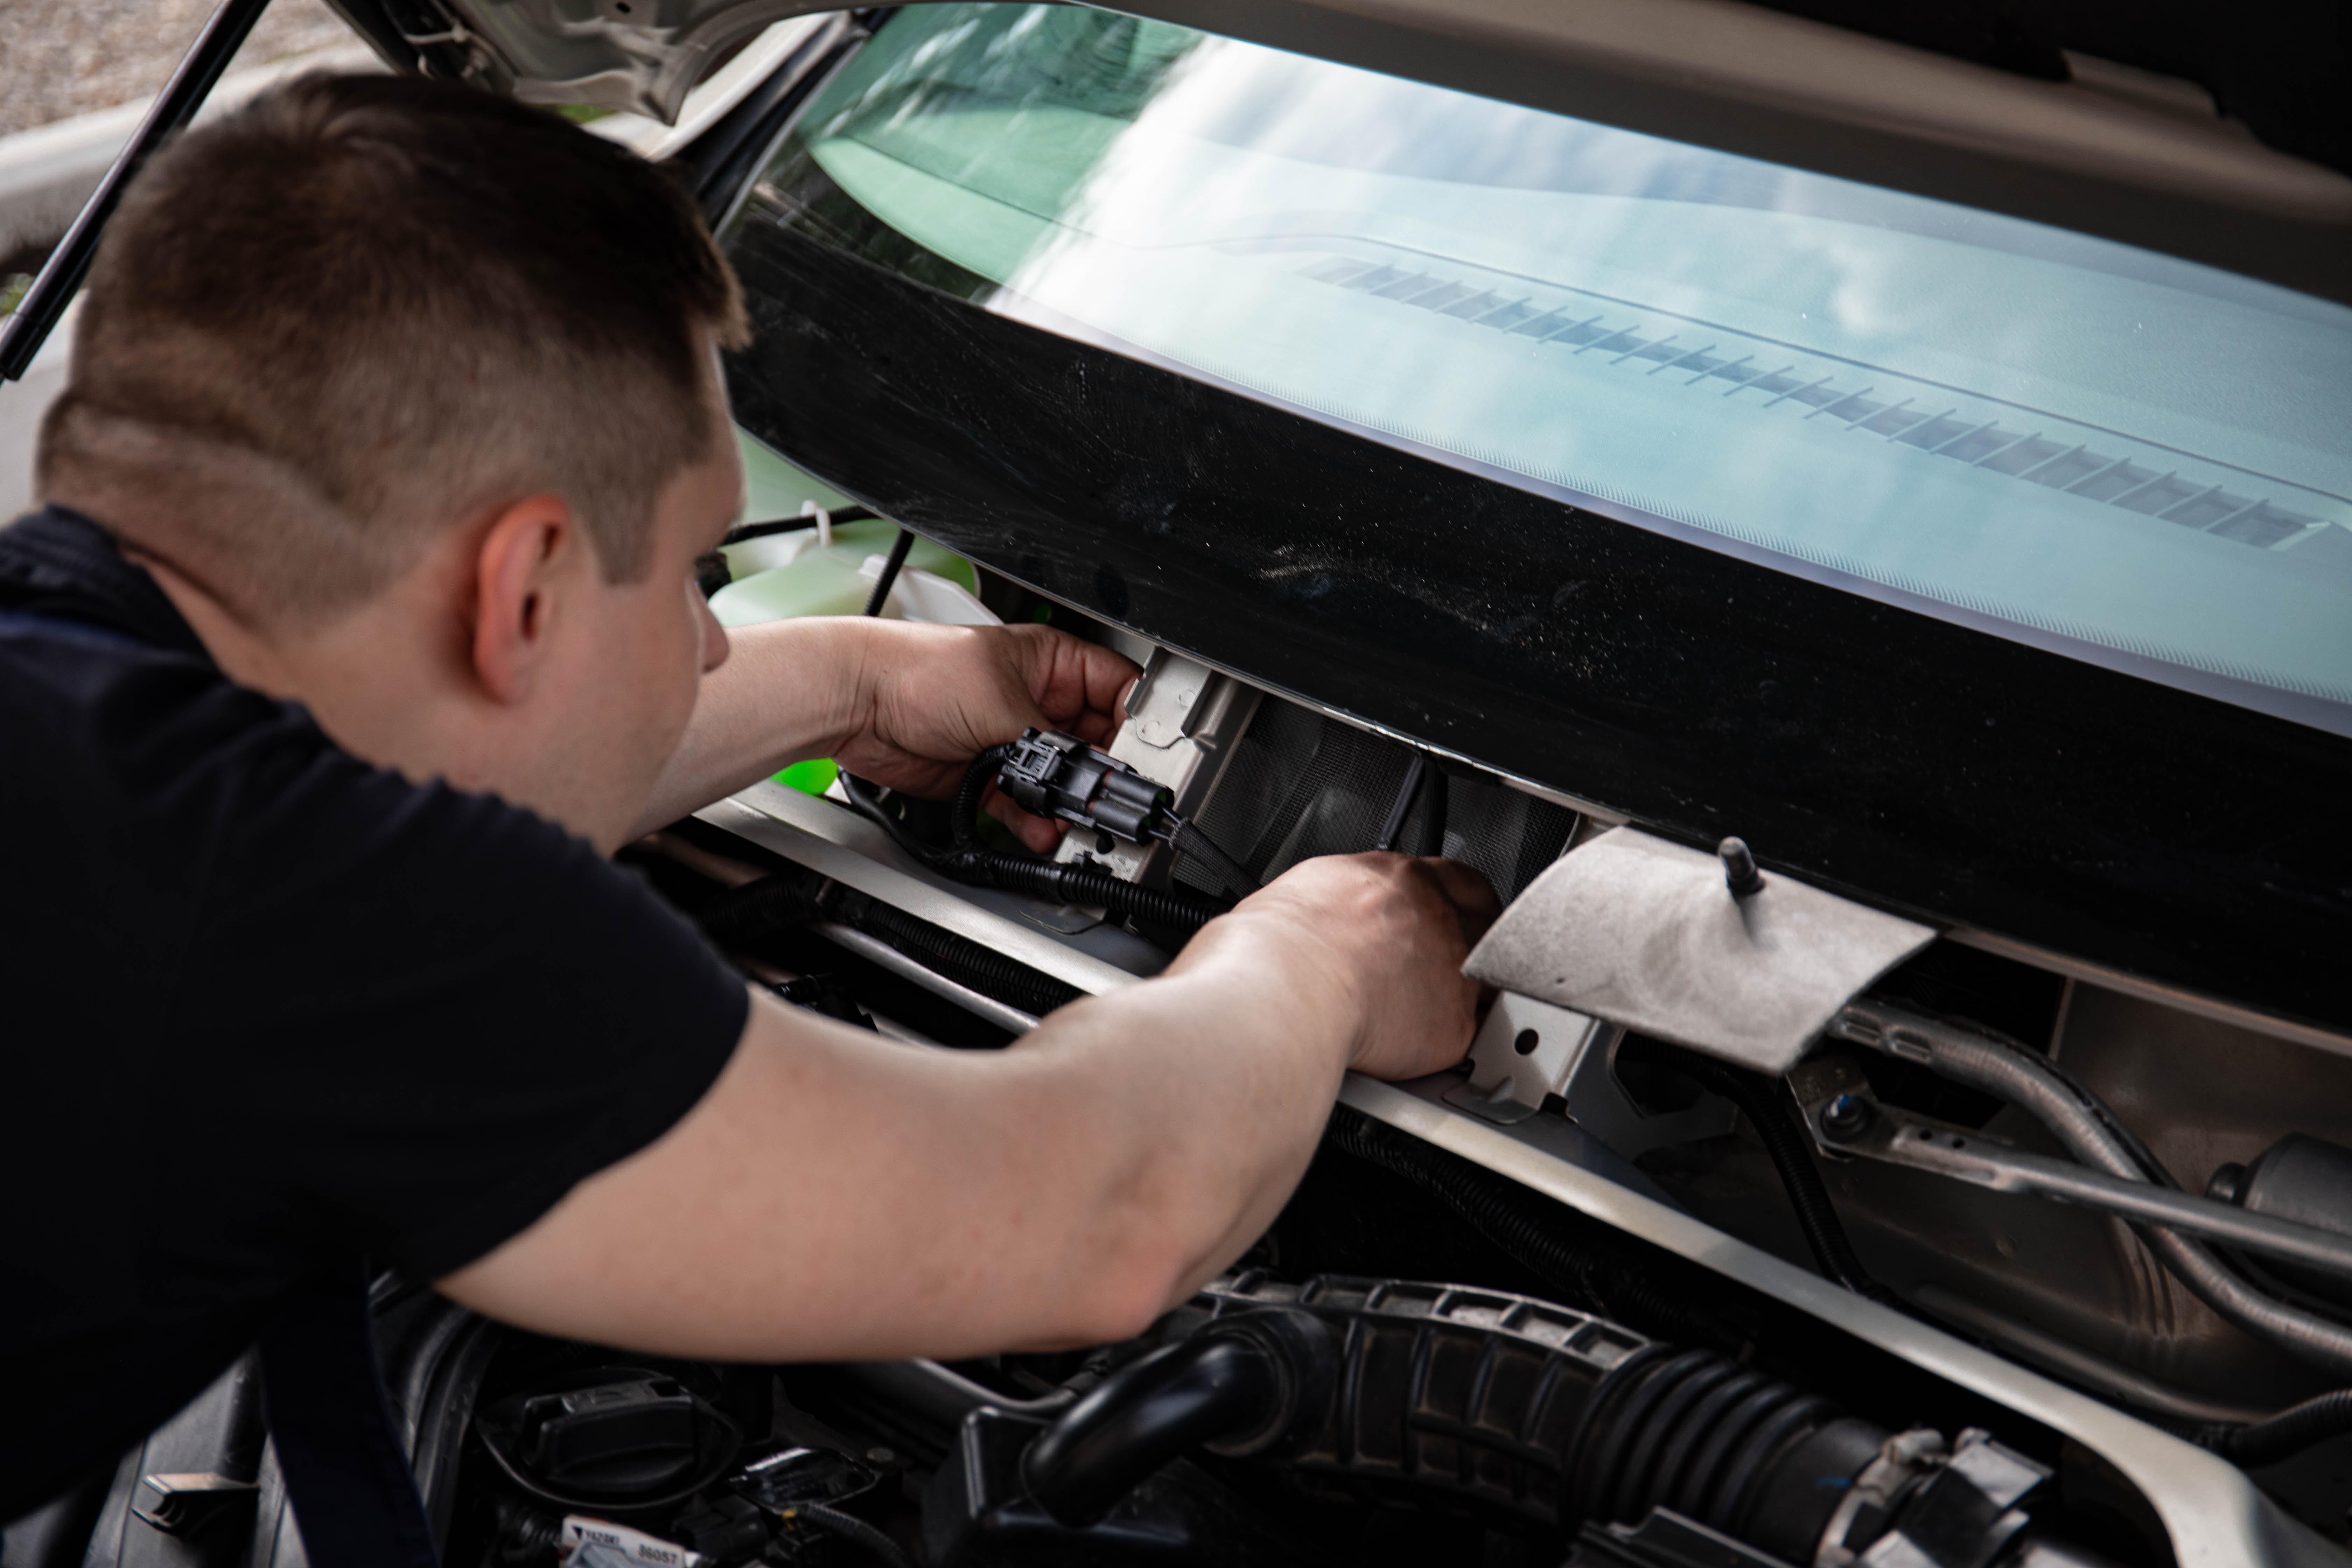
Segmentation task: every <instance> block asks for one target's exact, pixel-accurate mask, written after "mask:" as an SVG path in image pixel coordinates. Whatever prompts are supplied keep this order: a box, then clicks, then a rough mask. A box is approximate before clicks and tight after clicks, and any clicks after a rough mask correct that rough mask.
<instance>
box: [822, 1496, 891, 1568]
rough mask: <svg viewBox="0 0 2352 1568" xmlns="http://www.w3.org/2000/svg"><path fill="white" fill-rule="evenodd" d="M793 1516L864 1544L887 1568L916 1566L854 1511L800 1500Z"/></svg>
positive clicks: (868, 1553) (843, 1537) (867, 1550)
mask: <svg viewBox="0 0 2352 1568" xmlns="http://www.w3.org/2000/svg"><path fill="white" fill-rule="evenodd" d="M793 1516H794V1517H795V1518H799V1519H804V1520H806V1521H809V1522H810V1523H811V1524H814V1525H815V1526H816V1527H817V1528H818V1529H820V1530H823V1531H827V1532H828V1533H830V1534H833V1535H837V1536H839V1537H841V1539H843V1540H844V1541H846V1542H851V1543H853V1544H855V1545H857V1546H860V1547H863V1548H864V1549H865V1550H866V1554H867V1555H869V1556H873V1557H878V1558H880V1559H881V1560H882V1561H883V1562H885V1563H888V1564H889V1565H890V1568H915V1560H914V1559H913V1558H911V1557H909V1556H908V1555H907V1553H906V1551H905V1549H904V1548H902V1547H901V1546H900V1545H899V1544H898V1542H895V1541H893V1540H891V1539H890V1538H889V1537H888V1536H887V1535H885V1534H883V1533H882V1532H881V1531H879V1530H877V1529H876V1528H875V1527H874V1526H872V1525H870V1524H868V1523H866V1521H864V1520H862V1519H860V1518H858V1517H857V1516H856V1514H852V1513H844V1512H842V1511H841V1510H839V1509H835V1508H826V1507H824V1505H823V1504H821V1503H801V1504H798V1505H796V1506H795V1507H794V1508H793Z"/></svg>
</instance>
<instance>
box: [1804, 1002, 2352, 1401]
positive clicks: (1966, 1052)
mask: <svg viewBox="0 0 2352 1568" xmlns="http://www.w3.org/2000/svg"><path fill="white" fill-rule="evenodd" d="M1856 1015H1858V1016H1864V1017H1868V1018H1870V1019H1871V1020H1872V1022H1873V1023H1874V1025H1875V1026H1877V1027H1878V1028H1879V1029H1880V1031H1881V1032H1882V1033H1893V1032H1895V1031H1896V1030H1900V1031H1902V1032H1903V1033H1904V1034H1906V1035H1907V1036H1909V1037H1912V1038H1914V1039H1916V1040H1917V1041H1919V1042H1921V1043H1922V1044H1924V1045H1925V1046H1926V1047H1927V1051H1928V1059H1927V1066H1928V1067H1929V1068H1932V1069H1933V1070H1934V1071H1935V1072H1936V1073H1937V1075H1938V1076H1940V1077H1943V1078H1948V1079H1951V1080H1952V1081H1953V1082H1955V1083H1959V1084H1965V1085H1967V1086H1968V1087H1969V1088H1970V1089H1981V1090H1983V1091H1984V1092H1985V1093H1987V1094H1990V1095H1992V1096H1993V1097H1994V1098H1996V1099H1998V1100H2007V1101H2008V1102H2010V1103H2011V1104H2012V1105H2015V1106H2017V1107H2018V1108H2019V1109H2020V1110H2024V1111H2026V1112H2027V1113H2029V1114H2030V1115H2032V1117H2033V1118H2034V1120H2036V1121H2040V1122H2041V1123H2042V1125H2043V1126H2044V1127H2046V1128H2048V1129H2049V1130H2050V1131H2051V1134H2052V1135H2053V1136H2054V1137H2055V1138H2056V1139H2057V1140H2058V1141H2059V1142H2061V1143H2063V1144H2064V1145H2065V1146H2066V1148H2067V1150H2068V1152H2071V1153H2072V1154H2073V1155H2074V1158H2076V1159H2077V1160H2080V1161H2081V1162H2082V1163H2084V1164H2085V1165H2088V1166H2090V1167H2091V1168H2092V1169H2094V1170H2097V1171H2104V1172H2105V1173H2107V1174H2108V1175H2111V1176H2120V1177H2122V1178H2123V1179H2124V1180H2126V1181H2130V1182H2150V1183H2153V1184H2157V1185H2158V1186H2167V1187H2170V1186H2176V1185H2177V1184H2176V1183H2175V1182H2174V1181H2173V1180H2172V1177H2171V1173H2169V1172H2168V1171H2166V1170H2165V1168H2164V1166H2163V1165H2162V1164H2161V1163H2158V1161H2157V1160H2156V1158H2155V1157H2154V1156H2153V1155H2152V1154H2150V1153H2149V1152H2147V1148H2146V1146H2145V1145H2143V1144H2141V1143H2140V1142H2139V1140H2138V1139H2137V1138H2136V1137H2134V1136H2132V1134H2131V1133H2130V1132H2129V1131H2128V1130H2126V1129H2123V1128H2122V1127H2120V1125H2119V1124H2116V1122H2115V1121H2114V1119H2113V1113H2112V1112H2110V1111H2109V1110H2107V1109H2106V1107H2105V1105H2103V1104H2101V1103H2100V1101H2099V1100H2098V1097H2097V1096H2095V1095H2094V1094H2092V1093H2091V1092H2090V1091H2089V1090H2088V1089H2084V1087H2083V1086H2082V1085H2080V1084H2078V1083H2076V1082H2074V1079H2072V1078H2071V1077H2069V1076H2067V1075H2066V1074H2065V1073H2063V1071H2061V1070H2060V1069H2059V1068H2057V1067H2056V1066H2055V1065H2054V1064H2053V1063H2051V1062H2047V1061H2044V1060H2043V1059H2042V1058H2040V1057H2037V1056H2034V1055H2032V1053H2030V1052H2028V1051H2027V1050H2026V1049H2025V1047H2022V1046H2018V1045H2013V1044H2011V1043H2010V1042H2008V1041H2004V1040H2000V1039H1998V1038H1995V1037H1991V1036H1989V1035H1980V1034H1977V1033H1975V1032H1973V1031H1970V1030H1966V1029H1960V1028H1956V1027H1954V1026H1950V1025H1948V1024H1944V1023H1941V1022H1939V1021H1937V1020H1936V1019H1932V1018H1922V1017H1919V1016H1916V1015H1912V1014H1907V1013H1899V1012H1897V1011H1896V1010H1894V1009H1889V1008H1884V1007H1879V1006H1877V1005H1872V1004H1858V1005H1853V1006H1849V1007H1848V1008H1847V1009H1846V1016H1856ZM2128 1223H2130V1224H2131V1226H2132V1229H2133V1230H2134V1232H2136V1233H2137V1235H2138V1237H2139V1238H2140V1239H2141V1240H2142V1241H2144V1242H2146V1243H2147V1247H2148V1249H2149V1250H2150V1251H2152V1252H2154V1253H2155V1254H2156V1255H2157V1257H2158V1258H2159V1259H2161V1260H2162V1261H2163V1263H2164V1266H2165V1267H2166V1268H2168V1269H2170V1270H2171V1271H2172V1273H2173V1275H2174V1276H2175V1277H2176V1278H2177V1279H2179V1281H2180V1282H2181V1283H2182V1284H2183V1285H2186V1286H2187V1287H2189V1289H2190V1290H2191V1291H2192V1292H2194V1293H2195V1294H2196V1296H2197V1299H2198V1300H2201V1301H2203V1302H2204V1303H2205V1304H2206V1305H2207V1306H2209V1307H2210V1308H2212V1309H2213V1310H2214V1311H2215V1312H2216V1313H2217V1314H2219V1315H2220V1316H2221V1317H2222V1318H2224V1319H2226V1320H2227V1321H2230V1322H2232V1323H2235V1324H2236V1325H2237V1326H2238V1327H2239V1328H2241V1329H2243V1330H2245V1331H2246V1332H2248V1333H2250V1334H2253V1335H2256V1336H2258V1337H2260V1338H2263V1339H2265V1340H2268V1341H2270V1342H2272V1343H2273V1344H2275V1345H2277V1346H2279V1347H2280V1348H2281V1349H2283V1350H2285V1351H2288V1352H2291V1353H2293V1354H2295V1355H2298V1356H2301V1357H2303V1358H2304V1359H2305V1360H2306V1361H2310V1362H2314V1363H2317V1364H2319V1365H2322V1366H2325V1367H2326V1368H2328V1369H2329V1370H2330V1371H2333V1372H2336V1373H2352V1328H2347V1326H2346V1325H2344V1324H2342V1323H2338V1322H2336V1321H2332V1320H2330V1319H2326V1318H2323V1317H2320V1316H2318V1315H2317V1314H2315V1313H2312V1312H2306V1311H2304V1310H2300V1309H2298V1308H2295V1307H2292V1306H2289V1305H2288V1304H2287V1303H2285V1302H2284V1301H2281V1300H2276V1299H2275V1298H2273V1297H2270V1296H2266V1295H2264V1294H2263V1293H2262V1292H2261V1291H2259V1290H2257V1289H2254V1288H2253V1287H2252V1286H2251V1285H2249V1284H2247V1283H2246V1282H2245V1281H2244V1280H2243V1279H2240V1278H2239V1277H2238V1276H2237V1274H2236V1273H2234V1272H2233V1271H2232V1270H2231V1268H2229V1267H2228V1266H2227V1265H2226V1264H2224V1263H2223V1262H2222V1261H2221V1259H2220V1258H2217V1257H2215V1256H2214V1254H2213V1252H2212V1250H2211V1248H2210V1247H2207V1246H2205V1244H2204V1243H2202V1242H2199V1241H2192V1240H2190V1239H2189V1237H2185V1236H2183V1235H2181V1234H2180V1233H2179V1231H2173V1230H2166V1229H2164V1228H2162V1227H2161V1226H2150V1225H2143V1224H2140V1223H2138V1222H2137V1221H2133V1222H2128Z"/></svg>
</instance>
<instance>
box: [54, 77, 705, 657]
mask: <svg viewBox="0 0 2352 1568" xmlns="http://www.w3.org/2000/svg"><path fill="white" fill-rule="evenodd" d="M697 327H700V328H702V329H704V330H706V331H709V333H710V334H711V336H712V337H713V338H714V339H715V340H716V341H717V342H719V343H720V344H721V345H722V346H728V347H734V346H740V343H741V342H742V341H743V339H744V337H745V335H746V328H745V325H744V315H743V306H742V299H741V294H740V290H739V289H738V288H737V286H736V283H735V279H734V276H733V274H732V273H731V272H730V270H729V268H728V267H727V264H726V261H725V260H724V259H723V258H721V257H720V256H719V251H718V249H717V247H715V246H714V245H713V244H712V243H711V240H710V237H709V232H708V231H707V230H706V229H705V228H704V226H703V224H702V220H701V217H700V216H699V215H698V213H697V212H696V210H695V207H694V205H693V203H692V202H691V201H690V200H689V199H688V196H687V195H686V194H685V193H684V191H683V190H681V189H680V188H679V187H678V186H677V184H675V183H674V182H673V181H672V180H670V179H669V178H668V177H667V175H666V174H662V173H661V172H660V171H658V170H657V169H656V168H654V167H653V166H652V165H650V164H648V163H645V162H644V161H643V160H641V159H640V158H638V157H637V156H635V154H634V153H629V152H627V151H625V150H624V149H622V148H621V147H619V146H616V145H614V143H612V142H607V141H605V140H604V139H603V138H601V137H597V136H593V135H591V134H589V133H587V132H583V131H581V130H580V129H579V128H577V127H576V126H573V125H572V124H570V123H568V122H567V121H563V120H562V119H560V118H559V117H557V116H555V115H553V114H551V113H549V112H547V111H545V110H538V109H531V108H528V107H525V106H523V105H520V104H516V103H511V102H509V101H507V100H503V99H499V98H494V97H492V96H490V95H488V94H486V93H482V92H478V91H476V90H474V89H469V88H464V87H458V86H456V85H454V84H449V83H443V82H432V81H425V80H420V79H414V78H402V77H385V76H342V77H333V76H321V77H311V78H308V79H301V80H298V81H295V82H293V83H292V84H290V85H289V86H287V87H284V88H281V89H277V90H275V91H272V92H270V93H268V94H266V95H264V96H263V97H261V98H259V99H257V100H255V101H254V102H253V103H251V104H250V105H248V106H247V107H245V108H243V109H241V110H236V111H235V112H233V113H231V114H228V115H226V116H224V117H223V118H222V119H220V120H218V121H214V122H213V123H211V124H208V125H206V126H204V127H201V128H199V129H197V130H194V131H192V132H187V133H186V134H184V136H182V137H181V138H180V139H179V140H178V141H177V142H174V143H173V145H172V146H170V147H168V148H167V149H165V150H164V151H163V153H159V154H158V155H157V156H156V157H155V159H154V160H153V161H152V163H149V165H148V166H147V167H146V169H145V170H144V171H142V173H141V174H140V175H139V177H138V179H137V180H136V181H135V182H134V183H133V184H132V186H131V190H130V191H129V193H128V194H127V195H126V196H125V198H124V201H123V204H122V206H121V211H120V212H119V213H118V214H117V215H116V216H115V218H114V221H113V223H112V224H111V225H110V227H109V228H108V230H107V233H106V237H105V240H104V242H103V244H102V245H101V246H100V250H99V255H98V258H97V261H96V264H95V266H94V267H93V268H92V270H91V273H90V280H89V291H88V293H87V295H86V296H85V298H84V300H83V302H82V308H81V320H80V324H79V328H78V330H77V332H76V337H75V342H74V348H73V357H72V362H71V368H70V371H69V374H68V385H67V388H66V391H65V392H64V393H63V394H62V395H60V396H59V397H58V401H57V402H56V403H55V404H54V405H52V407H51V409H50V411H49V414H48V416H47V419H46V421H45V422H44V424H43V426H42V431H41V445H40V458H39V463H40V467H39V478H40V487H41V489H42V491H43V493H44V495H45V496H46V497H47V498H49V499H52V500H58V501H61V502H64V503H67V504H76V505H80V506H82V507H84V508H85V509H86V510H90V511H91V512H92V513H93V515H95V516H96V517H97V518H98V521H100V522H103V523H106V524H107V525H108V526H110V527H111V528H113V529H115V530H116V531H118V532H119V533H121V534H122V535H123V536H124V537H125V538H126V539H127V541H128V542H130V543H131V544H134V545H137V546H140V547H142V548H144V549H147V550H149V551H152V552H153V553H155V554H157V555H159V556H161V557H162V558H163V559H165V560H167V561H170V562H173V563H174V564H176V565H179V566H181V567H182V568H183V569H184V570H187V571H190V572H192V573H193V574H195V575H196V576H197V577H198V578H199V580H201V581H203V582H205V584H206V585H207V586H208V587H210V588H211V589H212V590H213V591H214V592H215V594H217V595H219V596H220V597H221V598H222V599H223V600H224V601H225V602H226V604H227V605H228V607H229V608H230V609H231V610H232V611H233V612H236V613H239V614H242V615H245V616H249V617H252V618H254V619H257V620H267V621H288V620H291V621H310V620H315V619H320V618H324V617H325V616H328V615H330V614H331V613H332V612H334V611H336V610H338V609H341V608H345V607H348V606H350V605H355V604H357V603H360V602H362V601H363V600H365V599H367V598H369V597H371V596H373V595H374V594H376V593H377V592H379V591H380V590H382V589H383V588H384V587H385V586H387V585H388V584H390V583H391V582H393V581H394V580H395V579H396V578H398V577H399V576H400V575H402V574H404V573H405V572H406V571H407V570H409V569H410V568H411V567H412V566H413V565H414V564H415V563H416V562H417V561H418V560H419V559H420V558H421V556H422V554H423V552H424V550H425V547H426V545H427V544H428V543H429V542H430V541H431V539H432V537H433V535H434V533H435V532H436V530H437V529H439V528H441V527H444V526H446V525H450V524H453V523H456V522H457V521H462V520H466V519H470V518H474V517H478V516H481V515H484V514H485V513H486V512H487V511H488V510H490V509H493V508H496V507H498V506H499V505H502V504H505V503H508V502H510V501H514V500H521V499H523V498H524V497H527V496H530V495H537V494H545V493H555V494H559V495H562V497H564V498H565V500H567V501H569V502H570V503H571V505H572V508H573V510H575V511H576V512H577V513H578V514H579V516H580V517H581V518H582V519H583V522H584V524H585V526H586V529H587V531H588V534H589V537H590V538H591V540H592V541H593V544H594V547H595V551H596V555H597V559H598V562H599V564H600V566H601V569H602V571H603V573H604V576H605V577H606V578H607V579H608V580H610V581H614V582H635V581H638V580H640V579H641V578H642V577H643V575H644V574H645V573H646V570H647V569H648V567H649V565H650V560H651V546H652V535H653V514H654V508H655V502H656V498H657V496H658V495H659V493H660V492H661V490H662V489H663V488H664V487H665V485H666V484H667V482H668V481H669V480H670V479H673V478H674V477H676V475H677V473H678V472H679V471H680V470H681V469H683V468H686V467H688V465H689V464H691V463H694V462H697V461H698V460H700V459H701V458H703V457H704V456H706V455H707V454H708V453H709V452H710V451H712V450H713V449H714V448H715V446H716V443H717V441H718V439H719V435H720V431H719V427H718V423H717V421H718V414H717V406H718V405H717V404H716V401H715V398H714V395H713V391H712V385H711V374H710V371H709V365H708V362H707V360H705V359H704V357H703V355H702V354H701V353H700V352H699V350H698V339H697V335H696V331H695V329H696V328H697Z"/></svg>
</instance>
